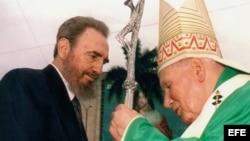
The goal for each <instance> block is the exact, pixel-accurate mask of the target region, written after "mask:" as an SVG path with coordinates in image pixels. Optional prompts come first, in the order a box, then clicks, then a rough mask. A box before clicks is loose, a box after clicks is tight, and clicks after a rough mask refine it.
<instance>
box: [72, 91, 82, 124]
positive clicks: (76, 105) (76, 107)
mask: <svg viewBox="0 0 250 141" xmlns="http://www.w3.org/2000/svg"><path fill="white" fill-rule="evenodd" d="M72 104H73V107H74V110H75V113H76V117H77V120H78V123H79V125H80V127H81V128H83V123H82V111H81V105H80V102H79V100H78V99H77V97H76V96H75V97H74V98H73V100H72Z"/></svg>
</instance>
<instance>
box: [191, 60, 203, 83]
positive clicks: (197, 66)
mask: <svg viewBox="0 0 250 141" xmlns="http://www.w3.org/2000/svg"><path fill="white" fill-rule="evenodd" d="M191 65H192V68H193V69H194V71H195V76H196V78H197V80H198V81H200V82H202V81H204V80H205V76H206V70H205V69H206V68H205V64H204V62H203V61H202V60H201V59H199V58H193V59H192V61H191Z"/></svg>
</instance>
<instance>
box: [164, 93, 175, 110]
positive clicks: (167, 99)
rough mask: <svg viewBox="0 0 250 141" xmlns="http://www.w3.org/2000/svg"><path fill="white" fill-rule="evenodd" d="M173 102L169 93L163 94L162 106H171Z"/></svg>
mask: <svg viewBox="0 0 250 141" xmlns="http://www.w3.org/2000/svg"><path fill="white" fill-rule="evenodd" d="M172 104H173V99H172V98H171V97H170V95H169V94H165V96H164V107H166V108H171V107H172Z"/></svg>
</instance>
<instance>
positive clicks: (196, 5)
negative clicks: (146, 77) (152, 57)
mask: <svg viewBox="0 0 250 141" xmlns="http://www.w3.org/2000/svg"><path fill="white" fill-rule="evenodd" d="M189 57H207V58H216V59H222V54H221V51H220V49H219V45H218V42H217V39H216V36H215V33H214V30H213V26H212V24H211V21H210V18H209V15H208V12H207V9H206V6H205V3H204V0H185V2H184V3H183V5H182V6H181V7H180V8H179V9H178V11H177V10H176V9H174V8H173V7H172V6H171V5H170V4H169V3H167V2H165V1H164V0H160V14H159V45H158V71H159V72H160V71H161V70H162V69H163V68H165V67H166V66H169V65H171V64H173V63H175V62H177V61H179V60H181V59H184V58H189Z"/></svg>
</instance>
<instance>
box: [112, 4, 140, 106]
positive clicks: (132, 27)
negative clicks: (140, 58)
mask: <svg viewBox="0 0 250 141" xmlns="http://www.w3.org/2000/svg"><path fill="white" fill-rule="evenodd" d="M124 5H126V6H128V7H129V8H130V9H131V15H130V20H129V22H128V24H127V25H126V26H125V27H124V28H123V29H122V30H121V31H120V32H119V33H118V34H117V36H116V39H117V40H118V42H119V43H121V44H122V45H123V46H124V47H125V49H126V51H127V52H128V56H127V57H128V60H127V77H126V80H125V81H124V83H123V88H124V89H125V90H126V97H125V105H127V106H128V107H130V108H133V95H134V91H135V90H136V88H137V82H136V81H135V53H136V45H137V41H138V35H139V30H140V25H141V18H142V15H143V9H144V0H139V1H138V2H137V4H136V6H134V4H133V1H132V0H126V1H125V2H124ZM130 32H131V33H132V35H131V41H128V40H126V39H125V36H126V35H127V34H128V33H130Z"/></svg>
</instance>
